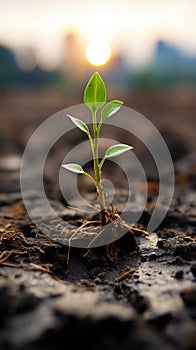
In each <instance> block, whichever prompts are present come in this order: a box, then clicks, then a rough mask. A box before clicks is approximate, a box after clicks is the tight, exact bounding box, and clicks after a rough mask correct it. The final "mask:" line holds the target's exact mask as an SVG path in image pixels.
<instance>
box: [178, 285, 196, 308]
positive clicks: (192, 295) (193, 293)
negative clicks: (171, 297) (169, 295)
mask: <svg viewBox="0 0 196 350" xmlns="http://www.w3.org/2000/svg"><path fill="white" fill-rule="evenodd" d="M180 295H181V297H182V299H183V301H184V304H185V305H186V306H187V307H196V289H195V288H187V289H184V290H183V291H182V292H181V293H180Z"/></svg>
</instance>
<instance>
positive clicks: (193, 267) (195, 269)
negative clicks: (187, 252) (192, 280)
mask: <svg viewBox="0 0 196 350" xmlns="http://www.w3.org/2000/svg"><path fill="white" fill-rule="evenodd" d="M190 271H191V272H192V274H193V276H194V277H196V263H195V264H193V265H191V268H190Z"/></svg>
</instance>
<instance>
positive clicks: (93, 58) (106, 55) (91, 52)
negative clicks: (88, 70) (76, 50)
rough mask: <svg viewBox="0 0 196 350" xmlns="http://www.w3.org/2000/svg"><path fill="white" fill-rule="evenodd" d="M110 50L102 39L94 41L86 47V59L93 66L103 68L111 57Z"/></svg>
mask: <svg viewBox="0 0 196 350" xmlns="http://www.w3.org/2000/svg"><path fill="white" fill-rule="evenodd" d="M111 54H112V52H111V48H110V46H109V44H108V43H107V42H106V41H105V40H103V39H94V40H92V41H91V42H90V43H89V44H88V45H87V47H86V52H85V55H86V59H87V61H88V62H89V63H90V64H92V65H93V66H103V65H104V64H106V63H107V62H108V61H109V59H110V57H111Z"/></svg>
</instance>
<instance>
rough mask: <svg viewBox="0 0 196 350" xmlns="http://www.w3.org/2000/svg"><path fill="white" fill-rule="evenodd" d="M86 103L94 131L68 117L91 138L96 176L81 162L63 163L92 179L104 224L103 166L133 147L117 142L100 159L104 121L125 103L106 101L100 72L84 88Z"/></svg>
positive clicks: (105, 213) (106, 212) (78, 120)
mask: <svg viewBox="0 0 196 350" xmlns="http://www.w3.org/2000/svg"><path fill="white" fill-rule="evenodd" d="M84 103H85V104H86V106H87V107H88V108H89V109H90V111H91V115H92V124H93V132H92V134H91V132H90V130H89V128H88V126H87V125H86V124H85V123H84V122H83V121H82V120H80V119H78V118H75V117H73V116H71V115H67V117H68V118H69V119H70V120H71V121H72V122H73V124H74V125H75V126H76V127H78V128H79V129H80V130H82V131H83V132H84V133H86V135H87V136H88V138H89V141H90V145H91V150H92V155H93V164H94V177H93V176H91V175H90V174H89V173H87V172H85V171H84V170H83V168H82V167H81V166H80V165H79V164H75V163H69V164H63V165H62V167H63V168H65V169H67V170H69V171H72V172H74V173H77V174H83V175H85V176H87V177H88V178H90V179H91V181H92V182H93V184H94V186H95V188H96V190H97V195H98V199H99V203H100V213H101V214H100V221H101V225H104V224H105V223H106V222H107V221H108V220H106V217H107V214H108V210H107V209H108V208H107V205H106V194H105V191H104V188H103V186H102V180H101V178H102V167H103V165H104V162H105V161H106V160H107V159H111V158H114V157H117V156H119V155H121V154H123V153H124V152H126V151H129V150H131V149H132V148H133V147H131V146H129V145H125V144H116V145H113V146H111V147H109V148H108V149H107V150H106V151H105V155H104V157H103V158H102V159H101V160H99V135H100V130H101V127H102V124H103V123H104V121H105V120H106V119H108V118H110V117H112V116H113V115H114V114H115V113H117V112H118V111H119V110H120V108H121V107H122V105H123V102H122V101H119V100H113V101H110V102H108V103H106V87H105V84H104V81H103V80H102V78H101V76H100V75H99V73H98V72H96V73H94V74H93V75H92V77H91V78H90V80H89V82H88V84H87V86H86V88H85V90H84ZM98 110H101V118H100V120H99V121H98V118H97V112H98Z"/></svg>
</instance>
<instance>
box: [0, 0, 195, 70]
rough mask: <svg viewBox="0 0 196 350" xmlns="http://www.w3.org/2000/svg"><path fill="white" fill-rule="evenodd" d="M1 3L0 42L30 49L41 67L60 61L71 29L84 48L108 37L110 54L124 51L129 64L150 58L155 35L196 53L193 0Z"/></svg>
mask: <svg viewBox="0 0 196 350" xmlns="http://www.w3.org/2000/svg"><path fill="white" fill-rule="evenodd" d="M0 6H1V12H0V44H2V45H5V46H7V47H10V48H11V49H13V50H14V51H17V50H22V49H24V48H29V49H33V51H35V54H36V57H37V59H38V62H39V63H40V65H41V66H46V67H47V65H48V66H50V65H54V66H55V65H58V63H59V62H60V59H61V53H62V50H63V45H64V39H63V38H64V36H65V34H66V33H69V32H75V33H76V34H77V35H79V38H80V40H81V42H82V43H83V44H84V46H86V45H87V44H88V43H89V42H90V41H91V40H92V39H93V38H96V37H100V38H102V39H104V40H106V41H107V42H108V43H109V45H110V46H111V49H112V52H113V54H115V52H120V53H122V54H124V56H125V57H127V59H128V60H129V61H130V62H131V63H132V64H133V65H142V64H145V63H146V62H148V61H149V60H150V59H151V57H152V55H153V50H154V44H155V42H156V41H157V40H159V39H161V40H164V41H165V42H167V43H169V44H171V45H173V46H176V47H177V48H178V49H179V50H180V51H182V52H183V53H184V54H185V55H188V56H195V55H196V37H195V36H194V35H192V33H193V32H195V31H196V22H195V21H194V13H195V12H196V3H195V2H194V1H193V0H188V1H187V0H186V1H185V0H181V1H177V0H170V1H169V0H165V1H160V2H159V3H157V2H156V1H155V0H140V1H135V0H134V1H128V0H123V1H121V3H120V4H119V3H118V2H117V1H115V0H107V1H103V0H101V1H100V2H99V4H92V2H90V1H89V0H84V1H82V0H74V1H72V3H71V4H70V3H69V2H68V1H63V0H57V1H56V2H55V3H54V2H49V1H45V0H42V1H38V0H29V1H28V3H27V2H26V1H25V0H15V1H14V0H7V1H6V3H5V2H4V1H3V0H0ZM15 6H17V11H18V12H17V13H16V12H15V11H14V7H15ZM100 19H101V20H100ZM100 22H101V23H100Z"/></svg>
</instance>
